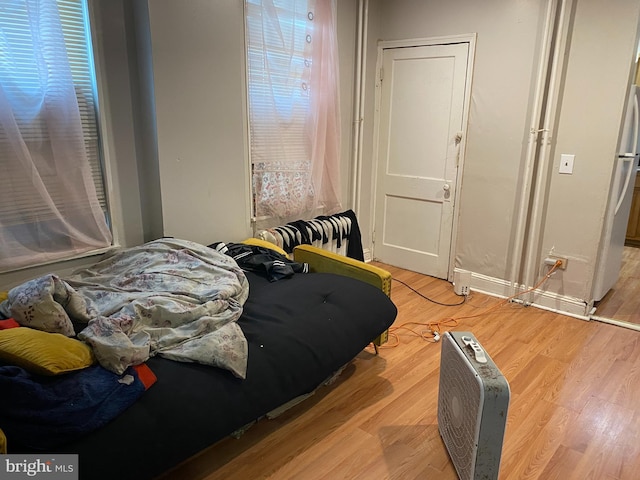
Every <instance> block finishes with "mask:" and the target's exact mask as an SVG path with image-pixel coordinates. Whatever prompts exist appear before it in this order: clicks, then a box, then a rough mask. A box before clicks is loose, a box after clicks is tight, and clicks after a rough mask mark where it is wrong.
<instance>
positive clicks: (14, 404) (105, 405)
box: [0, 365, 155, 450]
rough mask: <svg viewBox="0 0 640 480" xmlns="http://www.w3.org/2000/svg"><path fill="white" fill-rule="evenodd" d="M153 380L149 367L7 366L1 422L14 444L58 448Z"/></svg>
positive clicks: (1, 371)
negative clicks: (52, 370) (65, 369)
mask: <svg viewBox="0 0 640 480" xmlns="http://www.w3.org/2000/svg"><path fill="white" fill-rule="evenodd" d="M139 370H142V371H143V372H144V373H143V377H144V379H145V380H144V382H143V381H142V380H141V378H140V375H139V374H138V371H139ZM154 382H155V376H154V375H153V373H152V372H151V371H150V370H149V368H148V367H140V366H138V367H137V368H136V367H130V368H128V369H127V370H126V371H125V373H124V374H123V375H117V374H115V373H113V372H110V371H109V370H107V369H105V368H103V367H101V366H100V365H93V366H91V367H88V368H85V369H83V370H78V371H76V372H71V373H67V374H64V375H59V376H56V377H50V376H44V375H36V374H32V373H29V372H27V371H26V370H24V369H23V368H20V367H16V366H2V367H0V391H1V392H2V395H0V426H1V427H2V430H3V431H4V433H5V435H6V437H7V439H8V441H9V444H10V445H12V446H13V447H17V446H22V447H26V448H28V449H32V450H47V449H50V448H54V447H56V446H60V445H63V444H64V443H66V442H68V441H71V440H74V439H77V438H79V437H80V436H82V435H84V434H86V433H89V432H91V431H93V430H96V429H98V428H100V427H102V426H103V425H105V424H107V423H108V422H109V421H111V420H112V419H113V418H115V417H116V416H118V415H119V414H120V413H122V412H123V411H124V410H126V409H127V408H128V407H129V406H131V405H132V404H133V403H134V402H135V401H136V400H137V399H138V398H139V397H140V396H141V395H142V394H143V393H144V391H145V390H146V389H147V388H148V386H150V385H151V384H153V383H154Z"/></svg>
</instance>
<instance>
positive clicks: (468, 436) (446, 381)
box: [438, 341, 482, 480]
mask: <svg viewBox="0 0 640 480" xmlns="http://www.w3.org/2000/svg"><path fill="white" fill-rule="evenodd" d="M440 369H441V373H440V385H439V390H438V427H439V429H440V434H441V435H442V439H443V440H444V443H445V445H446V447H447V450H448V451H449V455H450V457H451V459H452V460H453V464H454V466H455V468H456V471H457V472H458V476H459V477H460V479H462V480H465V479H472V478H473V475H474V467H475V458H476V452H477V442H478V428H479V418H480V417H479V413H480V410H481V408H482V390H481V381H480V379H479V378H478V376H477V374H476V373H475V371H474V369H473V367H472V366H471V365H470V364H469V361H468V360H467V358H466V357H465V356H464V354H463V353H462V352H460V350H459V349H458V347H457V346H455V345H454V344H453V342H451V341H447V342H443V344H442V360H441V366H440Z"/></svg>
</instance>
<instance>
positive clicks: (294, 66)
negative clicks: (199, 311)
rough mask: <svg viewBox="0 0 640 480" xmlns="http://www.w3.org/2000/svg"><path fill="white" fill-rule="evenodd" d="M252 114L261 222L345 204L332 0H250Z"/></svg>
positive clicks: (333, 209) (256, 196) (272, 222)
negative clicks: (340, 154) (343, 197)
mask: <svg viewBox="0 0 640 480" xmlns="http://www.w3.org/2000/svg"><path fill="white" fill-rule="evenodd" d="M246 6H247V32H248V64H249V114H250V140H251V159H252V168H253V179H252V180H253V193H254V204H255V205H254V206H255V215H256V217H257V219H258V220H257V224H256V226H257V227H258V228H261V227H267V226H274V225H280V224H283V223H286V222H288V221H292V220H297V219H306V218H311V217H313V216H316V215H318V214H322V213H324V214H331V213H335V212H337V211H339V210H340V209H341V200H340V158H339V153H340V111H339V98H338V80H339V77H338V55H337V37H336V29H335V18H334V17H335V15H334V9H333V5H332V1H331V0H315V1H307V0H247V2H246Z"/></svg>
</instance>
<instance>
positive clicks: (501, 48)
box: [360, 0, 544, 278]
mask: <svg viewBox="0 0 640 480" xmlns="http://www.w3.org/2000/svg"><path fill="white" fill-rule="evenodd" d="M371 3H372V15H373V16H374V18H373V19H372V22H374V24H375V25H377V31H376V33H377V36H376V37H373V38H372V41H374V40H375V39H380V40H384V41H389V40H403V39H411V38H427V37H437V36H447V35H458V34H468V33H477V47H476V53H475V66H474V72H473V85H472V98H471V110H470V113H469V130H468V132H467V140H466V142H467V144H466V159H465V165H464V176H463V185H462V191H461V195H460V198H459V201H460V205H461V207H460V221H459V233H458V236H459V237H458V245H457V248H456V250H455V254H456V264H457V265H458V266H461V267H463V268H465V269H468V270H471V271H473V272H479V273H482V274H484V275H488V276H491V277H497V278H506V277H507V275H508V271H509V267H510V260H511V259H510V257H509V253H508V252H510V251H511V250H512V246H513V245H512V237H513V228H514V224H515V219H514V218H515V213H516V212H515V210H516V207H517V193H518V182H519V177H520V174H521V173H520V171H521V168H522V167H521V165H522V162H523V158H524V154H525V148H526V143H525V139H526V133H527V132H528V116H529V108H530V106H529V103H530V96H531V90H532V83H533V80H534V74H535V68H536V56H537V48H538V43H539V35H540V30H541V17H543V13H544V11H543V8H542V6H541V3H542V2H530V1H513V0H489V1H483V2H476V1H470V0H450V1H447V2H441V1H438V0H428V1H427V0H426V1H411V0H394V1H390V0H378V1H375V2H374V1H372V2H371ZM370 51H371V50H370ZM375 55H377V52H376V53H375V54H374V56H373V57H372V58H370V59H369V64H375V60H376V59H375ZM370 57H371V54H370ZM371 74H374V75H375V72H372V71H371V70H370V72H369V75H371ZM369 84H370V85H373V84H374V79H373V78H371V79H370V81H369ZM368 92H369V100H368V102H369V103H371V102H373V98H374V89H373V88H370V89H369V90H368ZM371 113H373V112H371ZM368 126H369V131H368V134H369V143H372V141H373V140H372V135H373V133H372V124H370V123H369V124H368ZM363 196H367V195H365V194H364V193H363ZM368 196H370V193H369V194H368ZM360 221H361V224H362V223H365V225H364V226H363V228H365V229H366V228H367V227H369V228H371V224H370V220H369V221H367V220H366V219H365V218H364V215H361V220H360Z"/></svg>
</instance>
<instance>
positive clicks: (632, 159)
mask: <svg viewBox="0 0 640 480" xmlns="http://www.w3.org/2000/svg"><path fill="white" fill-rule="evenodd" d="M618 158H619V159H621V160H622V162H623V163H626V162H631V165H629V170H628V171H627V176H626V178H625V179H624V186H623V187H622V192H620V197H619V198H618V203H616V209H615V211H614V212H613V214H614V215H617V214H618V210H620V207H621V206H622V201H623V200H624V197H625V195H626V194H627V189H628V188H629V182H630V181H631V174H632V173H633V170H634V168H633V166H634V165H635V163H636V162H635V159H636V158H638V155H619V156H618Z"/></svg>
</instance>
